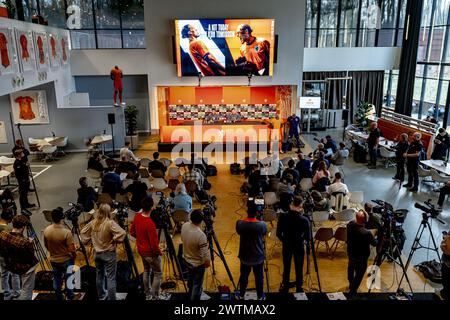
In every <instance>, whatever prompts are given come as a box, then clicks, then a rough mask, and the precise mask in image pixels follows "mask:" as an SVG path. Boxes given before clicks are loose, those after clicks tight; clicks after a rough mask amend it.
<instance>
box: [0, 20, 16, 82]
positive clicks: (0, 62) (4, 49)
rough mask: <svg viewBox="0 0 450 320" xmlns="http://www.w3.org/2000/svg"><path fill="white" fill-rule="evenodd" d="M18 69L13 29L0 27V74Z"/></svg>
mask: <svg viewBox="0 0 450 320" xmlns="http://www.w3.org/2000/svg"><path fill="white" fill-rule="evenodd" d="M17 71H18V62H17V58H16V42H15V41H14V30H13V29H10V28H0V75H7V74H13V73H16V72H17Z"/></svg>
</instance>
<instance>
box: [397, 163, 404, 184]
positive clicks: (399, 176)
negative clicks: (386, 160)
mask: <svg viewBox="0 0 450 320" xmlns="http://www.w3.org/2000/svg"><path fill="white" fill-rule="evenodd" d="M395 178H397V179H398V180H401V181H403V180H405V160H404V159H401V160H400V159H397V173H396V174H395Z"/></svg>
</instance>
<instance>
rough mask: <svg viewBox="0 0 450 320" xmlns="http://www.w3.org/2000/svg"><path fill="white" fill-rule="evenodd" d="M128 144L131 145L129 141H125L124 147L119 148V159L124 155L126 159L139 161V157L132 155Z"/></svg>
mask: <svg viewBox="0 0 450 320" xmlns="http://www.w3.org/2000/svg"><path fill="white" fill-rule="evenodd" d="M130 145H131V143H130V142H129V141H127V142H125V147H123V148H122V149H120V159H123V158H124V157H125V158H126V159H127V160H131V161H134V162H139V161H141V159H139V158H138V157H136V156H135V155H134V153H133V151H131V150H130Z"/></svg>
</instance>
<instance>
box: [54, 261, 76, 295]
mask: <svg viewBox="0 0 450 320" xmlns="http://www.w3.org/2000/svg"><path fill="white" fill-rule="evenodd" d="M73 264H74V262H73V260H67V261H65V262H62V263H57V262H52V267H53V289H55V294H56V299H57V300H59V301H61V300H64V296H63V292H62V285H63V282H65V291H66V295H67V299H68V300H73V298H74V294H73V289H68V288H67V279H69V277H70V276H71V274H72V273H69V272H68V271H69V266H73Z"/></svg>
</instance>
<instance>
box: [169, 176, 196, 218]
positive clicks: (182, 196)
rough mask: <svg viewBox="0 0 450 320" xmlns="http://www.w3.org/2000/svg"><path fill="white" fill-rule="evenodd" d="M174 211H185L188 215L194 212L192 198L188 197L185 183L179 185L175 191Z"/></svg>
mask: <svg viewBox="0 0 450 320" xmlns="http://www.w3.org/2000/svg"><path fill="white" fill-rule="evenodd" d="M172 203H173V210H184V211H186V212H188V213H191V211H192V197H191V196H190V195H188V193H187V191H186V186H185V185H184V183H179V184H178V185H177V187H176V189H175V197H174V198H173V201H172Z"/></svg>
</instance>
